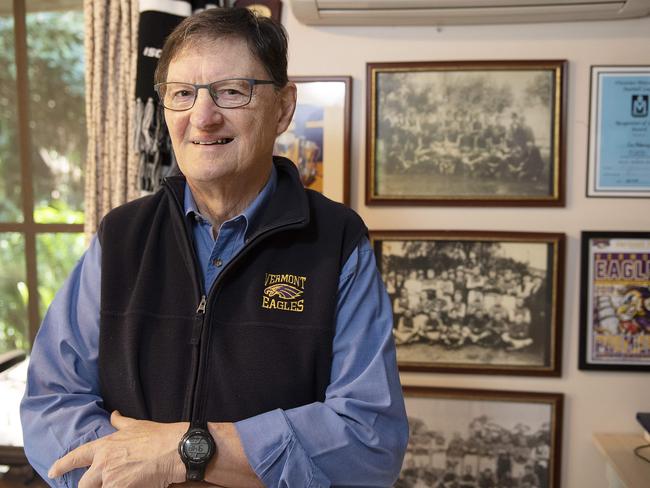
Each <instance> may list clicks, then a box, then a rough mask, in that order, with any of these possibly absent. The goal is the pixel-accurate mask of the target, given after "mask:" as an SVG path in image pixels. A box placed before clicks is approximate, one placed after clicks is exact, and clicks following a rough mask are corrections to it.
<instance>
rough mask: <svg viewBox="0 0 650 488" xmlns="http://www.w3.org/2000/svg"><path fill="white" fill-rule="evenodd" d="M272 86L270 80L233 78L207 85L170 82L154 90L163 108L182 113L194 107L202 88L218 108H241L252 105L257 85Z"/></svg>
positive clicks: (161, 84)
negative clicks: (254, 89) (254, 88)
mask: <svg viewBox="0 0 650 488" xmlns="http://www.w3.org/2000/svg"><path fill="white" fill-rule="evenodd" d="M272 84H273V82H272V81H270V80H254V79H252V78H232V79H229V80H220V81H213V82H212V83H208V84H207V85H196V84H194V83H180V82H177V81H170V82H167V83H157V84H156V85H154V90H156V93H157V94H158V97H159V98H160V102H161V103H162V105H163V107H165V108H166V109H169V110H175V111H177V112H181V111H183V110H189V109H191V108H192V107H193V106H194V103H195V102H196V96H197V95H198V93H199V90H200V89H201V88H205V89H206V90H208V93H210V96H211V97H212V101H214V103H215V105H216V106H217V107H221V108H239V107H243V106H244V105H248V104H249V103H250V101H251V98H252V96H253V87H254V86H255V85H272Z"/></svg>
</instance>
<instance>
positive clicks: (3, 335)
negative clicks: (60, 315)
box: [0, 202, 85, 353]
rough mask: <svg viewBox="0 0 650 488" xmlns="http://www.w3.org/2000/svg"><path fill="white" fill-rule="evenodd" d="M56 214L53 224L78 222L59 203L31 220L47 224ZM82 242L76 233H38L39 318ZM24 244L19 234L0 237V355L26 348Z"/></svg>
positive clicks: (79, 253) (26, 294)
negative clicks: (0, 270)
mask: <svg viewBox="0 0 650 488" xmlns="http://www.w3.org/2000/svg"><path fill="white" fill-rule="evenodd" d="M53 213H56V216H55V217H56V221H57V222H61V221H62V220H63V221H65V222H71V221H75V220H78V219H79V212H77V211H74V210H71V209H69V208H67V207H66V205H65V204H63V203H61V202H59V204H58V207H57V209H56V210H55V209H52V208H46V209H42V210H37V211H36V214H35V215H34V218H35V219H37V220H39V219H40V220H41V221H47V219H48V218H50V217H48V214H50V216H51V215H52V214H53ZM84 248H85V240H84V236H83V234H81V233H79V234H76V233H47V234H45V233H44V234H39V235H38V237H37V241H36V259H37V268H38V295H39V312H40V315H41V317H43V316H44V314H45V311H46V310H47V308H48V307H49V305H50V303H51V302H52V300H53V299H54V295H55V294H56V292H57V291H58V289H59V288H60V287H61V285H62V284H63V282H64V280H65V278H66V276H67V275H68V274H69V273H70V271H72V268H73V267H74V265H75V263H76V262H77V260H78V259H79V257H80V256H81V254H82V253H83V251H84ZM24 256H25V244H24V239H23V236H22V235H21V234H20V233H17V232H16V233H14V232H12V233H3V234H0V262H2V276H1V277H0V353H2V352H4V351H8V350H10V349H16V348H18V349H27V348H28V346H29V343H28V340H29V339H28V334H27V302H28V293H27V285H26V284H25V273H26V272H25V258H24Z"/></svg>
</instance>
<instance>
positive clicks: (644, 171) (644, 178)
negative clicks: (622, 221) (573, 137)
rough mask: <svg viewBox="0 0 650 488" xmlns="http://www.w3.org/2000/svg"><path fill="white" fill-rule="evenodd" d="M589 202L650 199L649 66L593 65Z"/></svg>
mask: <svg viewBox="0 0 650 488" xmlns="http://www.w3.org/2000/svg"><path fill="white" fill-rule="evenodd" d="M587 196H588V197H646V198H647V197H650V66H592V67H591V99H590V110H589V161H588V165H587Z"/></svg>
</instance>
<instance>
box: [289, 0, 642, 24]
mask: <svg viewBox="0 0 650 488" xmlns="http://www.w3.org/2000/svg"><path fill="white" fill-rule="evenodd" d="M290 2H291V7H292V10H293V13H294V15H295V16H296V18H297V19H298V20H299V21H301V22H303V23H305V24H313V25H448V24H502V23H515V22H522V23H525V22H558V21H574V20H607V19H627V18H633V17H644V16H646V15H650V0H290Z"/></svg>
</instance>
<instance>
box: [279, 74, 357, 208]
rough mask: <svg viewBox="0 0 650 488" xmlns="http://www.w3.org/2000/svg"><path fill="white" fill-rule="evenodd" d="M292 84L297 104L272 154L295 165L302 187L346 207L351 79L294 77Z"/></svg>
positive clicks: (348, 201)
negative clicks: (293, 84)
mask: <svg viewBox="0 0 650 488" xmlns="http://www.w3.org/2000/svg"><path fill="white" fill-rule="evenodd" d="M291 81H293V82H294V83H296V86H297V87H298V104H297V106H296V112H295V114H294V116H293V120H292V122H291V125H290V126H289V129H288V130H287V131H286V132H284V133H283V134H281V135H280V136H279V137H278V138H277V140H276V142H275V148H274V154H277V155H279V156H285V157H287V158H289V159H290V160H291V161H293V162H294V163H295V164H296V166H298V170H299V171H300V177H301V178H302V182H303V184H304V185H305V187H307V188H311V189H312V190H316V191H318V192H321V193H323V194H324V195H325V196H326V197H328V198H331V199H332V200H336V201H337V202H341V203H344V204H346V205H349V203H350V116H351V109H350V107H351V96H352V95H351V85H352V78H351V77H349V76H319V77H315V76H300V77H298V76H294V77H291Z"/></svg>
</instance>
